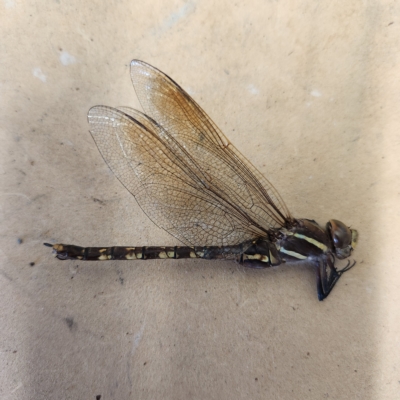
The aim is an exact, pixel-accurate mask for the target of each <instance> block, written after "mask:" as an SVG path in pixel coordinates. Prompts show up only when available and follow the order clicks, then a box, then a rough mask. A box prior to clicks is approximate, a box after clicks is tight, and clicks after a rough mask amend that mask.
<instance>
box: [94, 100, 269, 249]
mask: <svg viewBox="0 0 400 400" xmlns="http://www.w3.org/2000/svg"><path fill="white" fill-rule="evenodd" d="M88 120H89V124H90V132H91V134H92V136H93V139H94V141H95V142H96V145H97V147H98V149H99V151H100V153H101V154H102V156H103V158H104V160H105V161H106V163H107V164H108V166H109V167H110V169H111V170H112V171H113V173H114V174H115V176H116V177H117V178H118V179H119V180H120V181H121V183H122V184H123V185H124V186H125V187H126V189H128V190H129V191H130V192H131V193H132V195H133V196H134V197H135V198H136V200H137V201H138V203H139V205H140V206H141V208H142V209H143V211H144V212H145V213H146V214H147V215H148V216H149V218H150V219H151V220H152V221H153V222H154V223H155V224H156V225H158V226H160V227H161V228H163V229H165V230H166V231H167V232H169V233H170V234H172V235H173V236H175V237H176V238H178V239H179V240H181V241H182V242H183V243H185V244H187V245H192V246H194V245H204V246H224V245H234V244H238V243H241V242H244V241H246V240H250V239H252V238H255V237H257V236H260V235H261V234H263V232H262V231H261V230H260V229H259V228H258V227H257V226H254V224H253V221H252V220H251V219H249V218H248V216H247V214H246V213H244V212H243V211H242V210H241V209H239V208H238V207H237V206H235V205H233V203H232V202H230V201H226V200H225V199H224V198H222V197H221V196H220V195H219V193H218V192H217V191H216V190H215V189H214V187H213V186H210V185H208V183H207V182H208V181H207V180H208V179H210V176H206V175H207V172H204V171H203V169H202V168H204V166H201V167H200V166H199V165H198V164H197V162H196V160H194V159H193V158H192V157H191V155H190V153H188V151H187V149H186V148H185V147H184V146H182V145H181V144H180V143H179V142H178V141H177V140H176V139H175V138H174V137H173V136H171V135H170V134H169V132H167V131H166V130H165V129H164V128H163V127H161V126H160V125H158V124H157V123H156V122H155V121H154V120H153V119H151V118H150V117H148V116H146V115H144V114H142V113H141V112H139V111H137V110H133V109H130V108H128V107H121V108H120V109H115V108H111V107H106V106H95V107H93V108H91V109H90V110H89V113H88ZM209 152H210V157H209V158H208V159H209V160H211V162H213V163H214V165H210V166H209V168H218V165H215V163H217V162H219V158H218V157H217V156H216V155H215V154H213V153H212V151H211V150H209ZM212 157H213V158H212ZM222 164H223V163H222Z"/></svg>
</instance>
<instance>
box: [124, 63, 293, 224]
mask: <svg viewBox="0 0 400 400" xmlns="http://www.w3.org/2000/svg"><path fill="white" fill-rule="evenodd" d="M131 78H132V83H133V86H134V88H135V91H136V94H137V96H138V98H139V101H140V103H141V105H142V107H143V109H144V111H145V113H146V114H147V115H149V116H150V117H151V118H153V119H154V120H155V121H157V123H158V124H160V125H161V126H162V127H163V128H164V129H165V130H166V131H167V132H168V133H169V134H170V135H171V136H173V137H174V138H175V139H176V140H177V142H178V143H179V144H180V145H181V146H182V147H184V148H185V149H186V150H187V152H188V153H189V154H190V156H191V158H192V160H193V162H194V163H195V164H196V165H197V166H198V168H199V170H200V171H201V172H202V174H203V175H204V177H205V178H204V179H205V184H206V185H208V186H209V187H211V188H212V190H214V191H216V192H217V193H218V196H219V197H220V198H223V199H224V200H225V201H228V202H232V203H234V205H235V207H237V208H238V209H240V212H241V213H243V214H245V215H246V218H248V220H251V221H252V223H253V224H254V225H255V226H257V227H258V228H260V229H261V230H263V231H267V230H268V229H270V228H274V227H279V226H282V225H284V224H285V223H286V222H288V221H290V220H291V219H292V218H291V216H290V213H289V211H288V209H287V208H286V206H285V203H284V202H283V200H282V198H281V197H280V195H279V194H278V192H277V191H276V189H275V188H274V187H273V186H272V184H271V183H270V182H269V181H268V180H267V179H265V178H264V177H263V175H262V174H261V173H260V172H259V171H258V170H257V169H256V168H255V167H254V166H253V165H252V164H251V163H250V162H249V161H248V160H247V159H246V158H245V157H244V156H243V155H242V154H241V153H240V152H239V151H238V150H237V149H236V148H235V147H234V146H233V145H232V143H230V142H229V140H228V139H227V138H226V137H225V135H224V134H223V133H222V132H221V131H220V130H219V129H218V128H217V126H216V125H215V124H214V123H213V122H212V120H211V119H210V118H209V117H208V116H207V114H206V113H205V112H204V111H203V110H202V109H201V108H200V106H199V105H198V104H197V103H196V102H195V101H194V100H193V99H192V98H191V97H190V96H189V95H188V94H187V93H186V92H185V91H184V90H183V89H182V88H181V87H180V86H179V85H178V84H177V83H176V82H174V81H173V80H172V79H171V78H169V77H168V76H167V75H165V74H164V73H162V72H161V71H159V70H158V69H156V68H154V67H152V66H151V65H149V64H146V63H144V62H142V61H138V60H133V61H132V62H131Z"/></svg>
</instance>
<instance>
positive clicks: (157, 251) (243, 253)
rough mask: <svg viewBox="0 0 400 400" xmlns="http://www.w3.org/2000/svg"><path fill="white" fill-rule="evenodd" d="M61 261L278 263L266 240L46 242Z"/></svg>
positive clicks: (278, 258)
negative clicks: (131, 244) (197, 243)
mask: <svg viewBox="0 0 400 400" xmlns="http://www.w3.org/2000/svg"><path fill="white" fill-rule="evenodd" d="M45 245H46V246H49V247H52V248H53V252H54V253H55V255H56V257H57V258H58V259H60V260H82V261H108V260H154V259H169V258H171V259H180V258H203V259H207V260H215V259H224V260H229V259H230V260H237V261H239V262H241V263H242V262H245V263H246V264H251V263H252V262H259V263H260V265H262V266H265V267H269V266H270V265H278V264H280V262H281V261H280V257H279V255H278V253H277V250H276V247H275V245H274V244H272V243H271V242H269V241H267V240H265V239H258V240H256V241H253V242H251V241H250V242H244V243H241V244H238V245H234V246H194V247H190V246H139V247H125V246H113V247H80V246H75V245H71V244H61V243H59V244H54V245H51V244H49V243H45Z"/></svg>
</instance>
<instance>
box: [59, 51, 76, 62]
mask: <svg viewBox="0 0 400 400" xmlns="http://www.w3.org/2000/svg"><path fill="white" fill-rule="evenodd" d="M60 61H61V64H62V65H71V64H75V63H76V58H75V57H74V56H71V54H69V53H68V51H65V50H63V51H62V52H61V54H60Z"/></svg>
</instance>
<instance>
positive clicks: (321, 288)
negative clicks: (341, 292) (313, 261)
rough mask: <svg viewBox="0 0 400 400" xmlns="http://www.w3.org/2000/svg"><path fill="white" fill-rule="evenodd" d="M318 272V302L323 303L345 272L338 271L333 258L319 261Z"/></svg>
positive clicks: (329, 257) (324, 258)
mask: <svg viewBox="0 0 400 400" xmlns="http://www.w3.org/2000/svg"><path fill="white" fill-rule="evenodd" d="M316 271H317V292H318V300H319V301H322V300H324V299H325V298H326V297H328V295H329V293H330V292H331V290H332V289H333V287H334V286H335V284H336V282H337V281H338V279H339V278H340V275H342V273H343V272H342V271H340V272H338V271H336V268H335V259H334V258H333V256H328V257H323V258H322V259H321V260H319V261H318V265H317V268H316Z"/></svg>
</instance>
